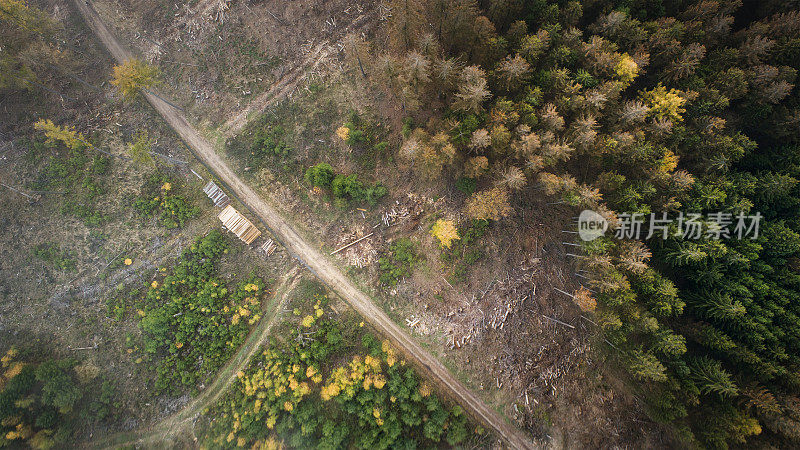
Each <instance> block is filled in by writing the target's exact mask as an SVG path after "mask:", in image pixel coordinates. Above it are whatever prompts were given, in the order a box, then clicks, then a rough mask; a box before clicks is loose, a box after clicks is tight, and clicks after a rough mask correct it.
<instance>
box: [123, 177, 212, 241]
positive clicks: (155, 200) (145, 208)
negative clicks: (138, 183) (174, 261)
mask: <svg viewBox="0 0 800 450" xmlns="http://www.w3.org/2000/svg"><path fill="white" fill-rule="evenodd" d="M177 191H178V186H177V183H172V182H170V180H169V178H167V177H165V176H163V175H160V174H153V175H151V176H149V177H148V178H147V180H146V181H145V183H144V185H143V186H142V189H141V191H140V194H139V199H137V200H136V201H135V202H134V204H133V207H134V209H135V210H136V211H138V212H139V213H140V214H142V215H143V216H145V217H155V218H157V219H158V223H159V224H160V225H161V226H163V227H165V228H178V227H182V226H183V225H184V224H185V223H186V221H188V220H189V219H191V218H193V217H196V216H197V215H198V214H200V208H199V207H197V206H196V205H193V204H192V203H191V202H190V201H189V200H188V199H187V198H186V197H185V196H183V195H181V194H180V193H178V192H177Z"/></svg>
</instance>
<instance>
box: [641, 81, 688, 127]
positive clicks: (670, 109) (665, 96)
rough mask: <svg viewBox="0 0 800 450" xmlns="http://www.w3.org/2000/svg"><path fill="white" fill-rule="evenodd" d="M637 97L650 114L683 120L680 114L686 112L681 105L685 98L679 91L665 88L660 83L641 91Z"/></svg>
mask: <svg viewBox="0 0 800 450" xmlns="http://www.w3.org/2000/svg"><path fill="white" fill-rule="evenodd" d="M639 97H640V98H641V99H642V101H643V102H644V103H645V105H647V107H648V108H649V110H648V114H649V115H650V116H652V117H655V118H656V119H665V120H670V121H672V122H680V121H681V120H683V116H682V114H683V113H685V112H686V109H684V108H683V105H684V104H685V103H686V99H685V98H683V97H681V95H680V91H677V90H675V89H670V90H667V88H665V87H664V86H663V85H662V84H659V85H658V86H656V87H655V88H654V89H653V90H650V91H643V92H642V93H641V94H639Z"/></svg>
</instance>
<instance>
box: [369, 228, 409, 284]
mask: <svg viewBox="0 0 800 450" xmlns="http://www.w3.org/2000/svg"><path fill="white" fill-rule="evenodd" d="M417 261H418V257H417V254H416V252H415V251H414V243H413V242H411V240H410V239H408V238H400V239H397V240H396V241H394V242H392V243H391V244H389V251H388V253H386V254H385V255H383V256H381V257H380V258H379V259H378V265H379V267H380V272H381V276H380V281H381V284H384V285H387V286H396V285H397V283H398V282H399V281H400V280H401V279H402V278H403V277H405V276H408V275H409V274H411V269H412V268H413V266H414V264H416V262H417Z"/></svg>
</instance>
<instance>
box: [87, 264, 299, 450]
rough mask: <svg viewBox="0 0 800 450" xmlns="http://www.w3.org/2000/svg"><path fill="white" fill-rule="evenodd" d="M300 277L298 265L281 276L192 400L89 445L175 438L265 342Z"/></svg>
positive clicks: (149, 445) (154, 443) (151, 444)
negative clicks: (244, 337) (249, 327)
mask: <svg viewBox="0 0 800 450" xmlns="http://www.w3.org/2000/svg"><path fill="white" fill-rule="evenodd" d="M301 278H302V276H301V273H300V271H299V266H297V265H295V266H294V267H293V268H292V269H291V270H289V272H287V273H286V274H285V275H284V276H283V277H282V279H281V281H280V283H278V285H277V286H276V287H275V292H274V294H273V295H272V298H271V299H270V301H269V303H268V305H267V308H266V311H264V315H263V316H262V317H261V320H259V321H258V325H256V327H255V328H253V330H252V331H251V332H250V334H249V335H248V337H247V340H245V342H244V343H243V344H242V346H241V347H239V350H238V351H237V352H236V354H235V355H234V356H233V358H231V360H230V361H228V363H227V364H226V365H225V367H223V368H222V369H221V370H220V371H219V373H218V374H217V377H216V378H215V379H214V381H213V382H212V383H211V384H210V385H209V386H208V387H207V388H206V389H205V390H204V391H203V392H202V393H201V394H200V395H199V396H197V397H196V398H195V399H193V400H192V401H190V402H189V403H188V404H187V405H186V406H184V407H183V408H182V409H181V410H180V411H178V412H176V413H175V414H173V415H171V416H169V417H167V418H165V419H164V420H162V421H161V422H158V423H157V424H155V425H152V426H150V427H147V428H145V429H140V430H135V431H129V432H123V433H115V434H112V435H109V436H107V437H105V438H102V439H98V440H95V441H93V442H91V443H90V444H89V445H90V446H91V447H97V448H120V447H127V446H131V445H146V446H147V448H152V447H154V446H158V444H162V443H163V444H167V443H169V442H170V441H172V440H173V439H175V438H176V437H178V436H179V435H180V434H181V433H182V432H183V431H185V430H186V429H187V427H188V426H190V425H192V424H193V423H194V421H195V419H196V418H197V417H199V416H200V414H202V412H203V410H204V409H206V408H210V407H212V406H214V404H215V403H216V402H217V401H218V400H219V399H220V397H222V395H223V394H224V393H225V392H226V391H227V389H228V387H229V386H230V385H231V384H232V383H233V382H234V380H236V379H237V375H236V374H237V373H238V372H239V371H240V370H242V371H243V370H245V369H246V368H247V365H248V364H249V363H250V360H251V359H252V358H253V356H255V354H256V352H258V351H259V350H260V348H261V344H262V343H264V342H266V340H267V338H268V337H269V333H270V331H271V330H272V326H273V325H274V324H275V322H276V318H277V317H278V316H279V313H280V311H281V310H282V309H283V308H284V306H285V304H286V301H287V300H288V299H289V295H290V294H291V293H292V291H293V290H294V288H295V287H296V286H297V283H298V282H299V281H300V279H301Z"/></svg>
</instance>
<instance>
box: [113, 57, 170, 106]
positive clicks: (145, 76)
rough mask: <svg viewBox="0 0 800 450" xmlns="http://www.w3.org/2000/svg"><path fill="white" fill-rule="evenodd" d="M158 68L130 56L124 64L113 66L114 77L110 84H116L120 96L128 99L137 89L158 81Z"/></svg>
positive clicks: (146, 87)
mask: <svg viewBox="0 0 800 450" xmlns="http://www.w3.org/2000/svg"><path fill="white" fill-rule="evenodd" d="M157 77H158V69H157V68H156V67H153V66H151V65H150V64H148V63H146V62H144V61H142V60H140V59H138V58H132V59H129V60H127V61H125V63H124V64H122V65H119V66H114V77H113V79H112V80H111V84H113V85H114V86H116V87H117V88H118V89H119V91H120V92H121V93H122V96H123V97H124V98H125V99H127V100H129V99H132V98H133V97H135V96H136V94H137V93H138V92H139V89H149V88H151V87H153V86H154V85H155V84H157V83H158V79H157Z"/></svg>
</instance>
